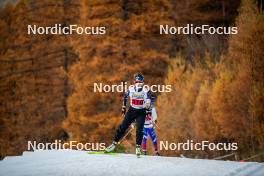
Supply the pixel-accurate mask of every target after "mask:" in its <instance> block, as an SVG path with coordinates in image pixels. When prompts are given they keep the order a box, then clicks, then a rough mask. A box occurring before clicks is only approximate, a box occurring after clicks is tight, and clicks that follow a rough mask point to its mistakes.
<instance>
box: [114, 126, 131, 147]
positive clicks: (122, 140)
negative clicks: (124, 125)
mask: <svg viewBox="0 0 264 176" xmlns="http://www.w3.org/2000/svg"><path fill="white" fill-rule="evenodd" d="M133 129H134V128H130V130H129V131H128V132H127V133H126V134H125V136H124V137H123V138H122V139H121V140H120V141H119V142H118V144H121V143H122V142H123V140H124V139H125V138H126V137H127V135H129V134H130V133H131V131H132V130H133Z"/></svg>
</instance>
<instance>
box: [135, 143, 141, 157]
mask: <svg viewBox="0 0 264 176" xmlns="http://www.w3.org/2000/svg"><path fill="white" fill-rule="evenodd" d="M136 155H137V157H138V158H139V157H140V155H141V148H140V145H136Z"/></svg>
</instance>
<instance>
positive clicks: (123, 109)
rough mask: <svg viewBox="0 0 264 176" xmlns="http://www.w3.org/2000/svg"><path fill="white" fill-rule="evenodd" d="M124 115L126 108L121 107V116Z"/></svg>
mask: <svg viewBox="0 0 264 176" xmlns="http://www.w3.org/2000/svg"><path fill="white" fill-rule="evenodd" d="M125 114H126V107H125V106H122V115H125Z"/></svg>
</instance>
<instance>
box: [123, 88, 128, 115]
mask: <svg viewBox="0 0 264 176" xmlns="http://www.w3.org/2000/svg"><path fill="white" fill-rule="evenodd" d="M128 96H129V90H127V91H126V92H125V94H124V99H123V106H122V114H123V115H125V113H126V104H127V99H128Z"/></svg>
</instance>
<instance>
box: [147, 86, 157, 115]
mask: <svg viewBox="0 0 264 176" xmlns="http://www.w3.org/2000/svg"><path fill="white" fill-rule="evenodd" d="M154 101H155V97H154V96H153V95H152V93H151V92H150V91H148V93H147V104H146V109H147V114H150V115H151V111H152V108H153V106H154Z"/></svg>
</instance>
